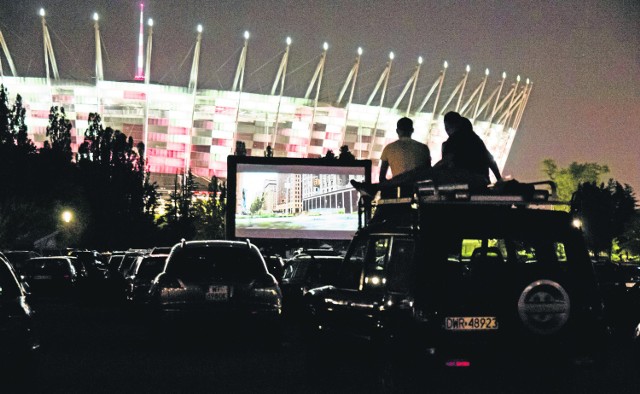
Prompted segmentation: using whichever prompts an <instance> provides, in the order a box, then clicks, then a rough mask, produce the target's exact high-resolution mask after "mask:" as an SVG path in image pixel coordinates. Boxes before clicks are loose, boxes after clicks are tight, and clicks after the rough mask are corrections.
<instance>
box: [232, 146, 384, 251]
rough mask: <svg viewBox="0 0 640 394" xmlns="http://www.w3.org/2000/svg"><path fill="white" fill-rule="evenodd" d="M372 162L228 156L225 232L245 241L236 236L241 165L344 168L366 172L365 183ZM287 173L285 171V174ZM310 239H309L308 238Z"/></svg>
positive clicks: (368, 180)
mask: <svg viewBox="0 0 640 394" xmlns="http://www.w3.org/2000/svg"><path fill="white" fill-rule="evenodd" d="M371 163H372V161H371V160H339V159H326V158H315V159H313V158H294V157H258V156H235V155H230V156H227V212H226V225H225V232H226V238H227V239H229V240H235V239H244V238H246V237H238V236H236V202H237V200H236V188H237V175H238V165H239V164H252V165H265V166H277V167H282V168H286V167H288V166H311V167H320V168H322V167H324V168H327V167H342V168H354V169H358V170H364V177H365V182H368V183H369V182H371ZM284 172H286V171H283V173H284ZM264 239H273V240H277V239H296V238H264ZM307 239H308V238H307Z"/></svg>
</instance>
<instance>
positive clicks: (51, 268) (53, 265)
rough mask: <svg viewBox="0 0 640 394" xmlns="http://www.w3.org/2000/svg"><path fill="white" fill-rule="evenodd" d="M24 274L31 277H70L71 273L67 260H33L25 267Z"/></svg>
mask: <svg viewBox="0 0 640 394" xmlns="http://www.w3.org/2000/svg"><path fill="white" fill-rule="evenodd" d="M23 268H24V272H25V273H27V274H30V275H68V274H69V273H70V271H71V268H70V266H69V262H68V261H67V260H66V259H55V258H54V259H33V260H29V261H27V262H26V263H25V265H24V267H23Z"/></svg>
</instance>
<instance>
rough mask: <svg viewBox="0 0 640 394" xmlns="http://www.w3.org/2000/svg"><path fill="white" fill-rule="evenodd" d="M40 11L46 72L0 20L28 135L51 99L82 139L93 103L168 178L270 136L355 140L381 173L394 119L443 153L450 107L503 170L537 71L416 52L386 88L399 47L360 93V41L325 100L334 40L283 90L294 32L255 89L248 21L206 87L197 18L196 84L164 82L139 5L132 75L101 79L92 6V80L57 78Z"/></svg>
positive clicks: (280, 149)
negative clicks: (226, 73)
mask: <svg viewBox="0 0 640 394" xmlns="http://www.w3.org/2000/svg"><path fill="white" fill-rule="evenodd" d="M40 16H41V20H42V29H43V37H44V61H45V67H46V70H47V71H46V76H45V77H44V78H32V77H20V76H18V72H17V70H16V69H15V67H14V65H13V62H12V60H11V54H10V52H9V47H10V45H9V44H10V43H8V42H7V41H6V40H5V39H4V37H3V36H2V32H0V44H1V45H2V49H3V53H4V59H0V60H2V61H0V72H1V73H2V80H1V83H2V84H4V86H5V87H6V88H7V89H8V91H9V95H10V97H12V98H13V97H15V95H16V94H20V95H21V96H22V97H23V102H24V104H25V106H26V108H27V114H26V120H25V121H26V124H27V125H28V127H29V133H30V137H31V139H32V140H33V141H34V142H35V143H36V145H38V146H41V145H42V143H43V142H44V140H45V139H46V134H45V132H46V127H47V125H48V116H49V109H50V107H51V106H53V105H56V106H62V107H64V109H65V111H66V114H67V117H68V119H70V120H71V122H72V125H73V129H72V144H73V145H72V148H73V149H74V150H76V149H77V146H78V145H79V144H80V143H82V141H83V138H84V132H85V130H86V129H87V126H88V123H87V119H88V116H89V113H91V112H98V113H100V114H101V116H102V121H103V124H104V125H105V127H107V126H108V127H112V128H114V129H119V130H121V131H122V132H124V133H125V134H126V135H128V136H132V137H133V138H134V140H135V141H136V143H137V142H139V141H142V142H144V143H145V145H146V147H147V157H148V166H149V171H150V172H151V173H152V174H153V176H154V177H155V178H156V179H158V180H161V179H163V178H164V180H165V182H160V183H161V184H162V183H165V184H167V181H168V180H169V179H170V178H169V177H168V176H164V177H163V176H162V175H170V176H171V177H173V175H175V174H183V173H186V172H187V171H189V170H190V171H191V172H192V173H193V174H194V175H196V176H198V177H203V178H210V177H211V176H214V175H215V176H217V177H219V178H226V177H227V156H228V155H232V154H234V152H235V147H236V144H237V142H243V143H244V144H245V147H246V154H247V155H248V156H263V155H264V154H265V153H264V152H265V149H266V148H267V146H271V147H272V148H273V154H274V156H275V157H295V158H314V157H320V156H324V155H326V153H327V151H328V150H332V151H333V152H334V153H335V154H336V155H338V153H339V149H340V147H341V146H343V145H346V146H347V147H348V148H349V150H350V151H351V152H352V153H353V154H354V155H355V156H356V158H359V159H371V160H372V161H373V167H372V172H373V173H374V174H377V172H378V167H377V165H378V159H379V158H380V154H381V152H382V148H383V147H384V146H385V145H386V144H387V143H389V142H391V141H393V140H395V139H396V138H397V134H396V132H395V126H396V121H397V120H398V118H399V117H402V116H409V117H411V118H412V119H413V121H414V127H415V133H414V135H413V138H414V139H416V140H419V141H422V142H425V143H427V144H428V145H429V147H430V149H431V152H432V156H433V160H434V162H435V161H436V160H438V159H439V158H440V157H439V156H440V145H441V143H442V142H443V141H444V140H445V139H446V134H445V133H444V131H443V126H442V117H443V115H444V113H446V112H447V111H458V112H460V113H461V114H462V115H464V116H466V117H468V118H470V119H471V120H472V121H473V123H474V127H475V130H476V132H477V133H478V134H479V135H480V136H481V137H482V139H483V140H484V141H485V143H486V145H487V148H488V149H489V150H490V151H491V152H492V153H493V154H494V156H495V158H496V161H497V162H498V165H499V167H500V169H501V170H502V169H503V167H504V165H505V162H506V159H507V156H508V153H509V150H510V148H511V144H512V142H513V140H514V137H515V134H516V131H517V129H518V125H519V124H520V121H521V118H522V115H523V112H524V109H525V107H526V104H527V101H528V98H529V96H530V94H531V89H532V86H533V84H532V83H530V82H529V81H528V80H527V81H522V82H521V81H520V77H519V76H518V77H517V79H515V80H514V81H513V82H508V81H506V74H505V73H503V74H502V76H501V78H500V79H498V80H496V81H494V82H490V81H489V71H488V70H486V71H485V72H484V75H481V78H478V79H477V80H478V83H476V82H472V78H469V75H470V67H469V66H467V67H466V72H465V73H464V74H463V76H462V78H461V79H456V80H453V81H450V79H451V78H449V79H447V78H446V77H447V66H448V65H447V62H443V67H442V68H441V69H440V70H439V71H437V72H434V73H433V75H431V76H429V74H427V73H425V72H424V70H421V67H422V58H419V59H418V62H417V63H416V65H415V69H414V71H413V73H412V74H411V75H410V77H409V79H408V80H407V81H406V84H405V85H404V88H403V89H402V92H401V93H400V95H399V96H398V97H388V96H389V95H388V89H387V87H388V86H387V85H388V81H389V75H390V73H391V71H392V65H393V60H394V56H393V53H390V54H389V58H388V60H387V62H386V65H385V67H384V69H383V71H382V73H381V74H380V76H379V79H378V80H377V83H376V85H375V88H374V89H373V90H372V91H371V93H370V95H368V100H366V101H365V102H361V103H356V102H354V94H353V93H354V89H355V87H356V84H357V83H358V71H359V66H360V58H361V55H362V50H361V49H360V48H358V51H357V53H356V54H355V55H356V56H355V61H354V63H353V67H352V68H351V70H350V72H349V73H348V75H346V78H345V80H344V83H342V84H341V86H342V89H340V91H339V93H338V95H337V97H338V99H337V100H335V101H334V102H322V101H320V100H319V97H320V95H319V93H320V90H321V89H323V88H325V87H324V86H322V80H323V74H324V71H325V58H326V54H327V49H328V46H327V44H325V46H324V48H323V52H322V53H321V56H320V58H319V59H320V60H319V62H318V63H317V66H316V68H315V72H314V73H313V75H310V78H309V82H308V88H307V90H306V94H305V95H304V96H303V97H288V96H285V95H283V91H284V86H285V78H286V76H287V68H288V55H289V46H290V43H291V42H290V40H289V39H287V42H286V47H285V50H284V52H283V54H282V57H281V59H280V66H279V68H278V71H277V74H276V76H275V80H274V81H273V85H272V88H271V91H270V93H271V94H257V93H252V92H249V91H243V82H244V77H245V64H246V58H247V46H248V43H249V39H250V36H249V33H248V32H245V35H244V46H243V48H242V50H241V52H240V56H239V59H238V61H237V63H236V64H237V68H236V71H235V78H234V81H233V85H232V86H231V87H230V88H229V89H228V90H213V89H202V88H199V87H198V64H199V58H200V41H201V35H202V29H201V28H200V27H199V29H198V35H197V38H196V44H195V49H194V51H193V58H192V67H191V74H190V79H189V84H188V86H167V85H162V84H155V83H152V82H150V80H149V74H150V73H149V70H150V59H151V51H152V48H153V42H152V38H153V23H152V20H151V19H150V20H149V21H148V23H147V24H144V23H143V14H142V5H141V13H140V35H139V41H138V61H137V67H136V75H135V80H133V81H125V82H117V81H107V80H104V78H103V66H102V53H101V41H100V27H99V18H98V15H97V14H95V15H94V27H95V29H94V30H95V41H96V45H95V48H96V51H95V82H94V83H88V82H78V81H71V80H63V79H60V78H59V73H58V69H57V65H56V60H55V54H54V51H53V47H52V43H51V39H50V37H49V32H48V29H47V23H46V19H45V12H44V10H41V14H40ZM145 25H146V26H145ZM145 27H146V29H145ZM145 30H146V43H145V42H144V41H145V40H144V36H145ZM145 59H146V62H145ZM2 62H4V64H8V65H9V70H6V69H5V70H4V71H3V70H2ZM9 74H10V75H9ZM425 74H426V75H427V76H424V75H425ZM325 77H326V76H325ZM419 77H421V81H420V85H426V86H427V88H428V90H427V89H424V90H425V91H427V93H426V95H425V94H423V93H422V94H416V86H417V85H418V84H419ZM443 86H446V87H447V88H445V89H443ZM445 92H446V94H445ZM372 179H377V176H372Z"/></svg>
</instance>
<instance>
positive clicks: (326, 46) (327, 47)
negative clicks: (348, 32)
mask: <svg viewBox="0 0 640 394" xmlns="http://www.w3.org/2000/svg"><path fill="white" fill-rule="evenodd" d="M322 49H324V50H325V51H326V50H327V49H329V43H327V42H325V43H324V44H322Z"/></svg>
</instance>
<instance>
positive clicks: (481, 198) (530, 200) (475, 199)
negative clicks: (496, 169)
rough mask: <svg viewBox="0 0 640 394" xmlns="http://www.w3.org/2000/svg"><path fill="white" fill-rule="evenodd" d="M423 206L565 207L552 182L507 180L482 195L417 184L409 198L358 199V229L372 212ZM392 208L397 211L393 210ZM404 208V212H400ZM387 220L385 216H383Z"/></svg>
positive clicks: (462, 186)
mask: <svg viewBox="0 0 640 394" xmlns="http://www.w3.org/2000/svg"><path fill="white" fill-rule="evenodd" d="M424 204H467V205H494V206H506V207H518V208H532V209H553V206H555V205H568V204H569V202H567V201H559V200H558V199H557V186H556V184H555V182H553V181H538V182H529V183H522V182H518V181H516V180H507V181H502V182H498V183H495V184H493V185H490V186H489V187H487V189H486V190H483V191H482V192H475V191H473V190H472V189H471V188H470V186H469V184H466V183H450V184H441V185H437V184H435V183H434V182H433V181H432V180H426V181H418V182H416V183H415V184H414V192H413V195H412V196H410V197H400V196H398V197H395V198H378V199H372V198H370V197H361V198H360V201H359V203H358V228H362V227H364V226H367V225H368V224H369V223H370V222H371V219H372V213H373V211H374V209H375V210H376V211H377V210H378V209H382V208H384V209H385V210H390V211H389V212H391V210H392V209H393V213H392V215H398V214H399V213H401V212H403V211H402V209H404V210H407V209H418V208H419V206H420V205H424ZM393 206H396V207H398V209H401V211H398V209H395V208H392V207H393ZM401 207H404V208H401ZM385 216H386V215H385Z"/></svg>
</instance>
